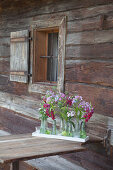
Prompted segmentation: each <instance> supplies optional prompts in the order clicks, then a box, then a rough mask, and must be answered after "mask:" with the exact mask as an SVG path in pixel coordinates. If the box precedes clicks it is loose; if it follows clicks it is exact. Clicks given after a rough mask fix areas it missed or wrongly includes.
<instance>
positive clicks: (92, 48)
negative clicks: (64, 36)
mask: <svg viewBox="0 0 113 170" xmlns="http://www.w3.org/2000/svg"><path fill="white" fill-rule="evenodd" d="M66 59H67V60H71V59H72V60H79V59H81V60H84V59H88V60H91V59H96V60H103V59H105V60H108V59H113V44H112V43H104V44H94V45H74V46H66Z"/></svg>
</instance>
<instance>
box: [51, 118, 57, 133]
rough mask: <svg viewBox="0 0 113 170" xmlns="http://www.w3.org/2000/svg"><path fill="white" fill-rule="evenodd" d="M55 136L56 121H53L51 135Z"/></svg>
mask: <svg viewBox="0 0 113 170" xmlns="http://www.w3.org/2000/svg"><path fill="white" fill-rule="evenodd" d="M56 134H57V128H56V120H55V119H54V120H53V125H52V135H56Z"/></svg>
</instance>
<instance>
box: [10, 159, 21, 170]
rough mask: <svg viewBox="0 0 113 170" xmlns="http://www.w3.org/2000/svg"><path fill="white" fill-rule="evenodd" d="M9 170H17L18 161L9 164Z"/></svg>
mask: <svg viewBox="0 0 113 170" xmlns="http://www.w3.org/2000/svg"><path fill="white" fill-rule="evenodd" d="M10 170H19V161H15V162H13V163H11V165H10Z"/></svg>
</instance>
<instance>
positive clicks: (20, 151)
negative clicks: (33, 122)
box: [0, 134, 85, 170]
mask: <svg viewBox="0 0 113 170" xmlns="http://www.w3.org/2000/svg"><path fill="white" fill-rule="evenodd" d="M83 150H85V148H84V147H83V146H81V143H77V142H72V141H66V140H59V139H49V138H42V137H33V136H32V135H31V134H23V135H10V136H4V137H0V165H1V166H2V167H5V165H6V164H9V163H10V169H11V170H18V169H19V161H22V160H29V159H34V158H41V157H46V156H53V155H59V154H66V153H71V152H78V151H83ZM3 169H4V170H5V168H3Z"/></svg>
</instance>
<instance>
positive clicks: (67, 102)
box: [66, 98, 72, 106]
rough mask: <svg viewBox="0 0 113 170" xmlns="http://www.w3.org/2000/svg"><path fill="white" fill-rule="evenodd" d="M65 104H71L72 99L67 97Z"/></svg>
mask: <svg viewBox="0 0 113 170" xmlns="http://www.w3.org/2000/svg"><path fill="white" fill-rule="evenodd" d="M66 104H68V105H69V106H71V105H72V99H70V98H67V101H66Z"/></svg>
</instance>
